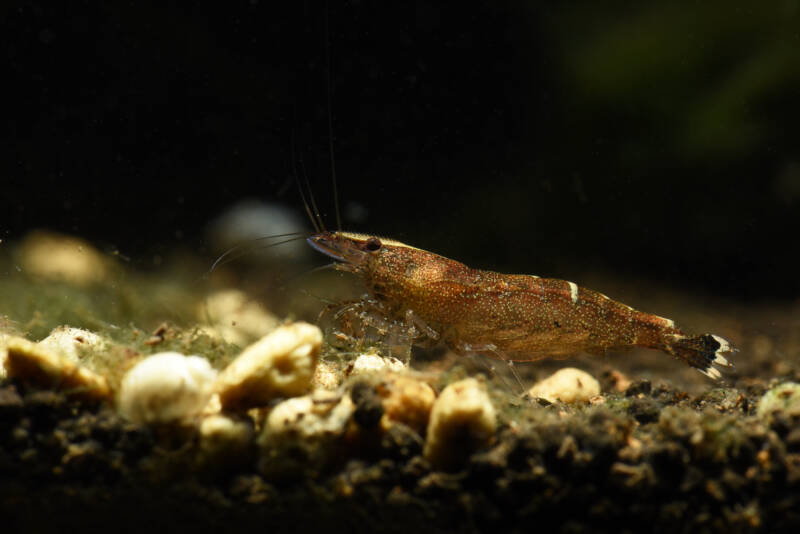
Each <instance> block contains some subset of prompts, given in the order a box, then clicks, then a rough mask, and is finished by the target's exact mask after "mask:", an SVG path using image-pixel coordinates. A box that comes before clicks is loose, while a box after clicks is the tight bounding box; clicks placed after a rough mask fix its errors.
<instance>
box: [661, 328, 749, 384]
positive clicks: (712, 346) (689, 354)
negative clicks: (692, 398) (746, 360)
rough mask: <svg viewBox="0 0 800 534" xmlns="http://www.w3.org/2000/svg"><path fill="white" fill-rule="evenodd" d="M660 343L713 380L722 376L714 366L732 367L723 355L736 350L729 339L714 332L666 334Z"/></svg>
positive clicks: (669, 351) (676, 356)
mask: <svg viewBox="0 0 800 534" xmlns="http://www.w3.org/2000/svg"><path fill="white" fill-rule="evenodd" d="M662 343H663V345H662V346H663V348H664V350H665V351H666V352H668V353H669V354H672V355H673V356H674V357H675V358H677V359H679V360H682V361H684V362H686V363H687V364H688V365H690V366H691V367H694V368H695V369H697V370H698V371H700V372H701V373H703V374H704V375H706V376H707V377H709V378H711V379H714V380H717V379H719V378H720V377H721V376H722V374H721V373H720V371H719V369H717V367H714V366H715V365H716V366H719V367H733V363H732V362H731V361H730V360H728V359H727V358H726V357H725V355H730V354H733V353H735V352H737V349H736V348H734V346H733V344H732V343H731V342H730V341H727V340H726V339H724V338H722V337H720V336H717V335H714V334H702V335H699V336H687V335H683V334H668V335H665V336H664V337H663V338H662Z"/></svg>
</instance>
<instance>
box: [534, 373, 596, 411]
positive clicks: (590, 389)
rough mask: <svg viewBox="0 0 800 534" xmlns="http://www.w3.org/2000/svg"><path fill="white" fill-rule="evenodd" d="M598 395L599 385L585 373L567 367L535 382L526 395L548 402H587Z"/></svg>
mask: <svg viewBox="0 0 800 534" xmlns="http://www.w3.org/2000/svg"><path fill="white" fill-rule="evenodd" d="M599 394H600V383H599V382H598V381H597V380H595V378H594V377H593V376H592V375H590V374H589V373H587V372H585V371H581V370H580V369H575V368H574V367H567V368H565V369H561V370H560V371H557V372H555V373H554V374H552V375H550V376H549V377H547V378H545V379H544V380H541V381H540V382H537V383H536V384H534V385H533V387H531V389H530V390H528V395H530V396H531V397H534V398H540V399H545V400H548V401H550V402H556V401H557V400H560V401H561V402H564V403H567V404H569V403H572V402H587V401H588V400H589V399H591V398H592V397H594V396H596V395H599Z"/></svg>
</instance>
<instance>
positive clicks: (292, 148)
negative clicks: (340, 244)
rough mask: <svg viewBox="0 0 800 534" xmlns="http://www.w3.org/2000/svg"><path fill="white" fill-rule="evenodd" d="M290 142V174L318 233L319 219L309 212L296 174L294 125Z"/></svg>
mask: <svg viewBox="0 0 800 534" xmlns="http://www.w3.org/2000/svg"><path fill="white" fill-rule="evenodd" d="M290 144H291V148H290V149H289V152H290V157H291V158H292V174H293V175H294V179H295V181H296V182H297V189H298V190H299V191H300V198H302V199H303V207H304V208H305V209H306V213H307V214H308V218H309V219H310V220H311V224H313V225H314V230H316V231H317V233H320V232H321V231H322V230H321V229H320V225H319V221H317V219H316V218H314V214H313V213H311V206H309V205H308V200H307V199H306V194H305V192H304V191H303V183H302V182H301V181H300V176H299V175H298V174H297V163H296V162H295V148H294V127H292V134H291V141H290ZM309 192H310V190H309ZM312 198H313V197H312Z"/></svg>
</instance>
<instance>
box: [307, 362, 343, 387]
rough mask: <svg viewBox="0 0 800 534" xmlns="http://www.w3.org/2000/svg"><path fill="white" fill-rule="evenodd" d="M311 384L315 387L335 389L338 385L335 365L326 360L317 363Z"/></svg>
mask: <svg viewBox="0 0 800 534" xmlns="http://www.w3.org/2000/svg"><path fill="white" fill-rule="evenodd" d="M311 385H312V386H313V387H315V388H322V389H336V388H338V387H339V372H338V369H337V367H336V366H335V365H333V364H331V363H328V362H319V363H317V367H316V369H314V377H313V378H312V379H311Z"/></svg>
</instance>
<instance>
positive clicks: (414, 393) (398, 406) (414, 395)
mask: <svg viewBox="0 0 800 534" xmlns="http://www.w3.org/2000/svg"><path fill="white" fill-rule="evenodd" d="M376 389H377V391H378V394H379V395H380V396H381V403H382V405H383V419H382V423H383V425H384V426H385V427H386V426H390V425H391V424H392V423H394V422H397V423H403V424H404V425H407V426H409V427H410V428H412V429H414V430H416V431H417V432H418V433H420V434H423V433H424V432H425V429H426V427H427V426H428V420H429V418H430V413H431V410H432V409H433V404H434V401H436V392H435V391H434V390H433V388H432V387H431V386H430V385H429V384H427V383H426V382H422V381H421V380H416V379H414V378H411V377H409V376H404V375H388V376H386V377H385V380H384V381H383V382H382V383H381V384H380V385H378V387H377V388H376Z"/></svg>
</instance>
